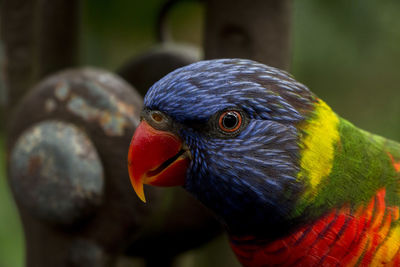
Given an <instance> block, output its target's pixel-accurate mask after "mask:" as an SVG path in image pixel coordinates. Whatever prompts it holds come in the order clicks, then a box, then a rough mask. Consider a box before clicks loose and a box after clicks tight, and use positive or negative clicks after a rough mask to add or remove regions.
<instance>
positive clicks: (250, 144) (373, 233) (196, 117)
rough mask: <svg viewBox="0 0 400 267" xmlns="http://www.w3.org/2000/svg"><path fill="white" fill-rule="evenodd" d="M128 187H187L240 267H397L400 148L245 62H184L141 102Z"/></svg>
mask: <svg viewBox="0 0 400 267" xmlns="http://www.w3.org/2000/svg"><path fill="white" fill-rule="evenodd" d="M128 171H129V175H130V180H131V183H132V186H133V188H134V190H135V192H136V194H137V195H138V197H139V198H140V199H141V200H142V201H144V202H145V201H146V199H145V194H144V189H145V187H144V185H146V186H147V185H151V186H161V187H170V186H182V187H183V188H184V189H185V190H186V191H188V192H189V193H190V194H191V195H193V196H194V198H196V199H197V200H198V201H200V202H201V203H202V204H203V205H204V206H205V207H206V208H208V209H209V210H211V211H212V213H213V214H214V215H215V216H216V218H217V219H218V220H219V221H220V222H221V224H222V225H223V227H224V229H225V230H226V233H227V235H228V237H229V238H228V240H229V243H230V247H231V249H232V250H233V252H234V254H235V255H236V257H237V259H238V260H239V262H240V263H241V264H242V265H243V266H247V267H261V266H400V221H399V206H400V144H399V143H397V142H395V141H392V140H389V139H386V138H384V137H381V136H379V135H375V134H372V133H370V132H367V131H365V130H362V129H360V128H358V127H356V126H355V125H353V124H352V123H351V122H349V121H347V120H346V119H344V118H342V117H340V116H339V115H338V114H336V113H335V112H334V111H333V110H332V109H331V108H330V106H329V105H328V104H326V103H325V102H324V101H323V100H322V99H320V98H318V97H317V96H316V95H315V94H314V93H312V92H311V91H310V90H309V89H308V88H307V87H306V86H305V85H303V84H302V83H300V82H298V81H297V80H296V79H295V78H294V77H293V76H292V75H291V74H289V73H288V72H286V71H283V70H280V69H277V68H274V67H270V66H267V65H264V64H262V63H259V62H256V61H253V60H247V59H237V58H231V59H212V60H203V61H198V62H196V63H193V64H191V65H187V66H185V67H182V68H179V69H176V70H175V71H173V72H171V73H169V74H167V75H166V76H165V77H163V78H162V79H161V80H159V81H158V82H156V83H155V84H154V85H153V86H151V88H150V89H149V90H148V92H147V94H146V96H145V98H144V107H143V110H142V112H141V121H140V123H139V125H138V127H137V128H136V130H135V132H134V134H133V137H132V139H131V143H130V146H129V152H128Z"/></svg>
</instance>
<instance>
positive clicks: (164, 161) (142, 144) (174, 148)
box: [128, 120, 190, 202]
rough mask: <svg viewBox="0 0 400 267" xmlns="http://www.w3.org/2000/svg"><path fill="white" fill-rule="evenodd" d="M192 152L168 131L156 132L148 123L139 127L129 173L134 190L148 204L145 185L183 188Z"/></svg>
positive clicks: (130, 152) (130, 156) (143, 122)
mask: <svg viewBox="0 0 400 267" xmlns="http://www.w3.org/2000/svg"><path fill="white" fill-rule="evenodd" d="M189 158H190V152H189V151H188V150H185V149H183V146H182V141H181V139H180V138H179V137H178V136H176V135H175V134H172V133H170V132H167V131H160V130H156V129H154V128H153V127H151V126H150V125H149V124H148V123H147V122H146V121H144V120H143V121H142V122H141V123H140V124H139V126H138V127H137V129H136V131H135V134H134V135H133V137H132V141H131V144H130V147H129V154H128V169H129V176H130V179H131V183H132V186H133V189H135V192H136V194H137V195H138V197H139V198H140V199H141V200H142V201H143V202H146V198H145V196H144V190H143V184H150V185H155V186H178V185H184V183H185V178H186V170H187V168H188V166H189V162H190V160H189Z"/></svg>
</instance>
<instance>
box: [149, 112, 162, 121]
mask: <svg viewBox="0 0 400 267" xmlns="http://www.w3.org/2000/svg"><path fill="white" fill-rule="evenodd" d="M151 118H152V119H153V121H154V122H158V123H160V122H162V121H163V120H164V118H163V116H162V115H161V114H160V113H158V112H156V111H155V112H152V113H151Z"/></svg>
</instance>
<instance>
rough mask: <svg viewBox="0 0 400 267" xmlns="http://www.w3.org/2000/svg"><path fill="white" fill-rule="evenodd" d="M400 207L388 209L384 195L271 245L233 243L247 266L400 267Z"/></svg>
mask: <svg viewBox="0 0 400 267" xmlns="http://www.w3.org/2000/svg"><path fill="white" fill-rule="evenodd" d="M398 219H399V209H398V207H387V206H386V205H385V189H382V190H380V191H378V192H377V194H376V195H375V196H374V197H373V198H372V199H371V201H370V202H369V203H368V205H365V206H363V207H359V208H358V209H357V210H355V211H351V210H350V208H349V207H346V206H345V207H342V208H341V209H336V210H333V211H332V212H330V213H329V214H327V215H325V216H324V217H322V218H320V219H319V220H317V221H315V222H313V223H312V224H309V225H306V226H304V227H301V228H300V229H298V230H296V231H295V232H293V233H291V234H290V235H288V236H286V237H284V238H282V239H278V240H275V241H272V242H265V241H264V242H263V241H262V240H258V239H257V238H256V237H245V238H243V237H242V238H235V237H231V247H232V249H233V251H234V252H235V254H236V256H237V257H238V259H239V261H240V262H241V263H242V264H243V265H244V266H249V267H256V266H307V267H308V266H355V265H358V266H380V265H387V266H400V252H399V248H400V225H399V224H398Z"/></svg>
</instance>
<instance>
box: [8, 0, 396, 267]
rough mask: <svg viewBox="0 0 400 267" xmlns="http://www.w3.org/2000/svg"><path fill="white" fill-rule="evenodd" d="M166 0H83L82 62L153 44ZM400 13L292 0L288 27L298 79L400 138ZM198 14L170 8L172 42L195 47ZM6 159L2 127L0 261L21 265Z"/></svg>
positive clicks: (114, 62)
mask: <svg viewBox="0 0 400 267" xmlns="http://www.w3.org/2000/svg"><path fill="white" fill-rule="evenodd" d="M163 2H164V1H161V0H147V1H123V0H114V1H106V0H84V1H82V2H81V3H82V8H81V14H82V15H81V33H80V36H81V38H80V40H81V41H80V47H81V49H80V51H81V63H82V65H94V66H98V67H102V68H105V69H109V70H112V71H113V70H115V69H117V68H118V67H120V66H121V65H122V64H123V63H125V62H127V61H128V60H129V59H130V58H132V57H134V56H136V55H138V54H140V53H144V52H146V51H147V50H148V49H150V48H151V46H153V45H154V44H155V43H156V40H155V21H156V16H157V11H158V10H159V8H160V5H161V3H163ZM248 4H251V1H249V2H248ZM399 13H400V1H398V0H386V1H373V0H352V1H348V0H336V1H320V0H308V1H306V0H295V1H294V6H293V30H292V68H291V72H292V73H293V74H294V75H295V76H296V78H297V79H298V80H299V81H301V82H302V83H304V84H306V85H307V86H308V87H309V88H310V89H311V90H312V91H314V92H315V93H316V94H317V95H318V96H319V97H321V98H322V99H324V100H325V101H326V102H327V103H328V104H329V105H330V106H331V107H332V108H333V109H334V110H335V111H336V112H337V113H338V114H340V115H341V116H343V117H345V118H347V119H349V120H350V121H352V122H353V123H355V124H356V125H357V126H359V127H361V128H364V129H366V130H369V131H372V132H374V133H378V134H380V135H383V136H386V137H390V138H392V139H395V140H400V118H399V115H400V105H399V103H400V90H399V89H400V86H399V84H400V74H399V72H400V71H399V70H400V45H399V44H400V18H399V16H398V14H399ZM203 16H204V9H203V6H202V4H201V3H199V2H189V1H186V2H183V3H181V4H180V5H179V6H177V7H176V8H174V9H173V10H172V12H171V14H170V15H169V16H168V23H169V25H170V28H171V29H172V30H171V31H172V36H173V39H174V40H175V42H180V43H186V44H190V45H193V46H198V47H199V46H200V45H201V43H202V34H201V32H202V30H203V25H202V23H203ZM260 34H263V31H262V29H260ZM0 95H1V94H0ZM4 163H5V153H4V133H2V132H0V267H9V266H11V267H14V266H15V267H20V266H23V262H24V252H23V245H24V243H23V234H22V228H21V224H20V222H19V218H18V214H17V211H16V208H15V205H14V203H13V201H12V198H11V194H10V191H9V188H8V185H7V182H6V179H5V170H4ZM219 242H224V240H223V239H220V240H217V241H215V242H214V243H213V245H212V246H211V247H208V248H203V249H201V250H198V251H196V253H197V254H196V253H194V254H190V255H189V254H188V255H189V256H188V255H185V256H184V257H183V258H181V259H180V261H181V263H183V264H182V265H184V266H201V265H200V264H199V263H197V261H196V256H193V255H198V254H201V253H202V254H207V253H208V254H210V255H211V256H210V257H211V260H212V257H216V255H218V253H216V252H215V251H214V250H215V248H216V247H218V245H216V244H218V243H219ZM227 253H229V252H227Z"/></svg>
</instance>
